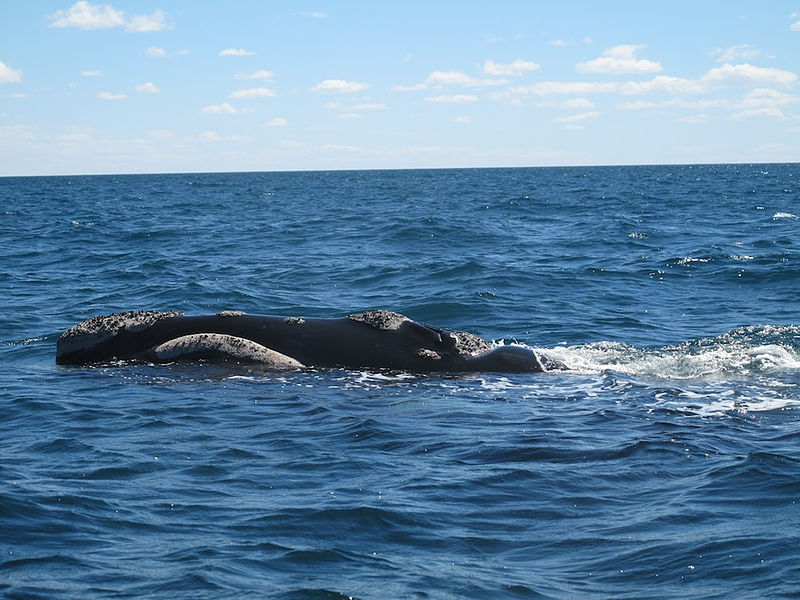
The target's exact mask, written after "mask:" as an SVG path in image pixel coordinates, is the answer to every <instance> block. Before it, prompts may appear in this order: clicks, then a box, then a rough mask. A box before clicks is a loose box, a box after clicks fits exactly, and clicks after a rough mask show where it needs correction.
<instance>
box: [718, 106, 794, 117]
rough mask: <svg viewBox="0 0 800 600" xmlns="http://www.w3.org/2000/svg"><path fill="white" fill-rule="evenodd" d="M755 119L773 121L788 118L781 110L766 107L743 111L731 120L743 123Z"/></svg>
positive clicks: (734, 115)
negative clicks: (744, 120) (768, 118)
mask: <svg viewBox="0 0 800 600" xmlns="http://www.w3.org/2000/svg"><path fill="white" fill-rule="evenodd" d="M753 117H770V118H773V119H785V118H786V116H785V115H784V114H783V112H781V109H779V108H775V107H774V106H770V107H764V108H750V109H747V110H743V111H742V112H738V113H734V114H733V115H731V118H732V119H734V120H735V121H741V120H743V119H751V118H753Z"/></svg>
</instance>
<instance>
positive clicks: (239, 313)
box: [217, 310, 245, 318]
mask: <svg viewBox="0 0 800 600" xmlns="http://www.w3.org/2000/svg"><path fill="white" fill-rule="evenodd" d="M244 314H245V313H244V311H241V310H222V311H220V312H218V313H217V316H218V317H222V318H225V317H241V316H244Z"/></svg>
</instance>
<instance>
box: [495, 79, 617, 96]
mask: <svg viewBox="0 0 800 600" xmlns="http://www.w3.org/2000/svg"><path fill="white" fill-rule="evenodd" d="M617 91H619V84H618V83H614V82H595V81H541V82H539V83H534V84H531V85H523V86H516V87H512V88H510V89H509V90H508V91H507V92H502V93H500V94H493V95H492V97H493V98H496V99H503V98H504V95H505V94H511V95H517V94H520V95H533V96H576V95H580V96H585V95H587V94H610V93H614V92H617Z"/></svg>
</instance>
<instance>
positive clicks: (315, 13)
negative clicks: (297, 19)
mask: <svg viewBox="0 0 800 600" xmlns="http://www.w3.org/2000/svg"><path fill="white" fill-rule="evenodd" d="M300 14H301V15H302V16H304V17H312V18H314V19H327V18H328V13H325V12H322V11H321V10H315V11H312V12H302V13H300Z"/></svg>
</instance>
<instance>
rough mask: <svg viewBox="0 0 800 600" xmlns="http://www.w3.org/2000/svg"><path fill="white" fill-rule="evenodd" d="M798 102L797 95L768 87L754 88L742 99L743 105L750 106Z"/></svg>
mask: <svg viewBox="0 0 800 600" xmlns="http://www.w3.org/2000/svg"><path fill="white" fill-rule="evenodd" d="M798 102H800V98H798V97H797V96H792V95H791V94H784V93H783V92H779V91H777V90H773V89H769V88H756V89H754V90H752V91H750V92H748V93H747V94H746V95H745V97H744V99H743V101H742V103H743V104H744V105H745V106H748V107H752V108H758V107H764V106H785V105H787V104H796V103H798Z"/></svg>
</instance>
